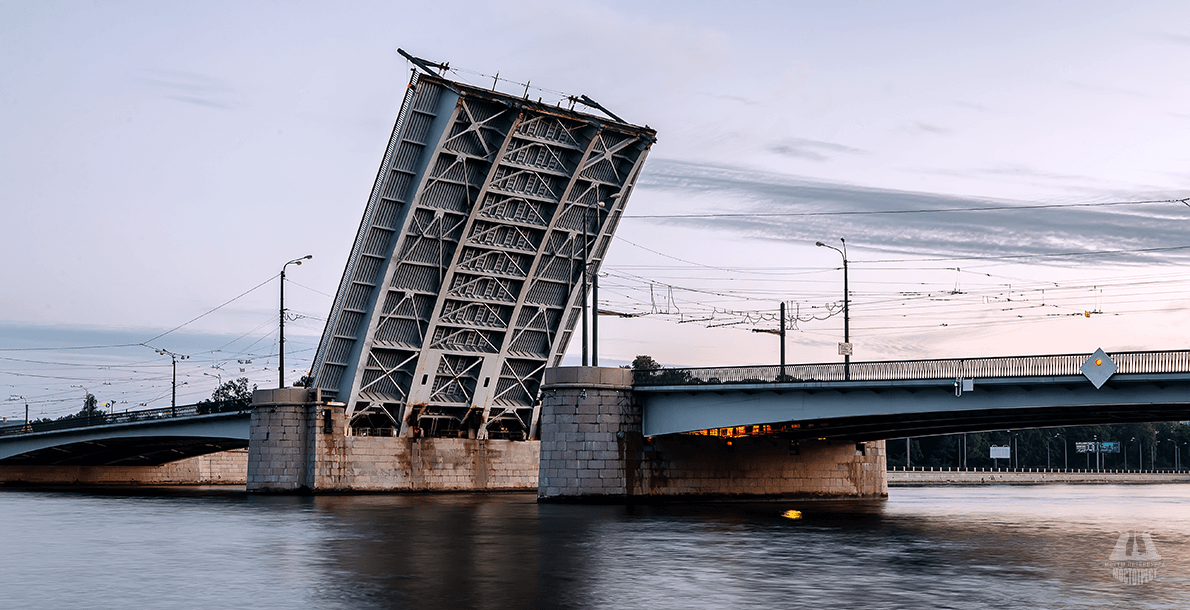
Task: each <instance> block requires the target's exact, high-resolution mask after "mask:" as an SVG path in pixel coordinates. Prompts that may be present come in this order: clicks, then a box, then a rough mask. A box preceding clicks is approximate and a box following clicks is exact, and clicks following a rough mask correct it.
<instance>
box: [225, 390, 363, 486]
mask: <svg viewBox="0 0 1190 610" xmlns="http://www.w3.org/2000/svg"><path fill="white" fill-rule="evenodd" d="M320 394H321V392H320V391H318V390H309V389H307V388H280V389H275V390H256V391H255V392H254V393H253V394H252V421H251V424H250V427H249V431H248V439H249V440H248V482H247V488H248V491H255V492H276V493H285V492H315V491H326V490H335V489H341V488H343V487H345V485H344V484H343V478H344V467H345V465H346V464H345V453H346V451H345V442H346V437H345V436H344V430H345V428H346V417H345V413H344V407H343V406H342V405H332V404H328V403H324V402H322V400H321V396H320Z"/></svg>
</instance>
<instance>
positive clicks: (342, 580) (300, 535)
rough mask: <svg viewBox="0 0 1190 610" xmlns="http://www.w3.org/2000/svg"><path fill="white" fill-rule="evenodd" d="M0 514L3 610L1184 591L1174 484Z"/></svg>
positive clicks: (229, 497)
mask: <svg viewBox="0 0 1190 610" xmlns="http://www.w3.org/2000/svg"><path fill="white" fill-rule="evenodd" d="M791 510H796V511H801V516H800V518H789V517H786V516H783V514H789V515H790V516H792V517H796V516H797V515H796V514H793V513H786V511H791ZM0 518H2V519H3V521H2V523H3V526H2V528H3V529H2V530H0V531H2V533H3V536H2V538H0V540H2V542H0V550H2V552H0V608H3V609H6V610H7V609H33V608H47V609H59V608H61V609H67V608H69V609H81V608H105V609H106V608H121V609H122V608H135V609H137V610H142V609H145V610H149V609H159V608H160V609H181V608H186V609H190V608H237V609H238V608H278V609H280V608H284V609H287V610H294V609H302V608H318V609H337V608H344V609H347V608H350V609H353V610H367V609H372V608H427V609H428V608H520V609H529V608H646V609H650V610H652V609H660V608H682V609H688V608H821V609H825V608H882V609H883V608H913V609H918V608H994V609H997V610H1006V609H1017V608H1028V609H1037V608H1190V485H1122V486H1109V485H1053V486H1033V487H1009V486H996V487H964V488H955V487H920V488H893V489H892V490H891V493H890V498H889V500H888V501H887V502H861V503H823V502H783V503H771V504H714V505H713V504H687V505H679V506H665V507H632V508H629V507H622V506H567V505H541V506H539V505H538V504H537V503H536V501H535V497H534V496H533V495H528V494H502V495H371V496H327V497H315V498H310V497H272V496H250V495H247V494H245V493H243V491H242V490H241V491H228V490H220V489H194V488H191V489H156V490H145V489H137V490H121V491H21V490H0ZM1121 532H1125V533H1127V532H1136V533H1138V534H1141V535H1138V536H1137V537H1136V539H1141V540H1143V533H1145V532H1147V533H1148V534H1149V535H1150V539H1151V540H1152V545H1150V546H1151V547H1153V550H1154V551H1155V552H1156V553H1158V554H1159V555H1160V559H1159V560H1158V559H1157V558H1156V556H1155V555H1146V556H1144V559H1145V563H1144V564H1143V565H1142V566H1141V567H1143V568H1144V569H1145V570H1149V572H1145V573H1146V574H1150V575H1151V576H1152V577H1154V579H1153V580H1151V581H1150V582H1147V583H1146V584H1125V583H1123V582H1120V581H1119V580H1117V578H1116V576H1115V574H1114V573H1113V570H1112V568H1111V567H1110V566H1109V559H1110V558H1111V556H1112V553H1113V550H1114V549H1116V547H1117V542H1118V541H1120V539H1121ZM1128 540H1130V538H1129V537H1128V535H1127V534H1125V542H1127V541H1128ZM1126 548H1127V549H1129V551H1128V552H1130V553H1133V555H1131V558H1132V559H1137V556H1136V554H1135V553H1137V552H1141V551H1142V550H1143V549H1142V548H1141V547H1139V546H1138V547H1136V548H1134V547H1133V546H1132V545H1127V547H1126ZM1117 559H1119V558H1118V557H1117ZM1112 565H1116V566H1117V567H1118V566H1120V565H1121V564H1120V563H1118V562H1117V563H1115V564H1112ZM1134 565H1141V564H1134Z"/></svg>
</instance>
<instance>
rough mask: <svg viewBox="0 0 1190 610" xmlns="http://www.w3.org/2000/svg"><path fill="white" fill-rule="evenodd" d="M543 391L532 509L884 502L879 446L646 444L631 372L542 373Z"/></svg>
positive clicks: (679, 438) (707, 439)
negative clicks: (701, 502)
mask: <svg viewBox="0 0 1190 610" xmlns="http://www.w3.org/2000/svg"><path fill="white" fill-rule="evenodd" d="M542 389H543V397H542V408H541V461H540V465H539V468H540V470H539V474H538V487H537V498H538V500H539V501H541V502H567V501H569V502H600V501H611V502H615V501H630V500H642V501H647V500H649V499H661V498H667V497H670V498H677V497H688V498H707V499H711V498H738V499H765V498H774V499H775V498H824V499H825V498H886V497H888V481H887V477H886V473H885V469H886V454H885V447H884V441H868V442H866V443H854V442H847V441H837V440H836V441H825V440H823V441H819V440H800V441H792V440H789V439H787V438H780V437H775V436H752V437H739V438H724V437H713V436H699V435H691V434H674V435H666V436H659V437H654V438H651V439H650V438H645V437H644V436H643V435H642V433H641V430H642V427H641V424H642V418H643V411H642V407H641V405H640V403H639V401H637V400H636V397H635V395H634V393H633V391H632V371H630V370H627V369H613V368H599V367H565V368H553V369H546V371H545V384H544V385H543V386H542Z"/></svg>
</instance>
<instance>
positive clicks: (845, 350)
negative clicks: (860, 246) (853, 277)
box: [814, 237, 851, 381]
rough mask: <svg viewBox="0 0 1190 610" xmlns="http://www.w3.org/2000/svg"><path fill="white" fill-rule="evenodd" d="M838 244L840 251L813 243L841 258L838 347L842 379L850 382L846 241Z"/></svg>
mask: <svg viewBox="0 0 1190 610" xmlns="http://www.w3.org/2000/svg"><path fill="white" fill-rule="evenodd" d="M839 243H841V244H842V245H843V249H842V250H840V249H839V248H836V247H834V246H828V245H827V244H824V243H822V242H820V241H816V242H814V245H815V246H818V247H819V248H830V249H831V250H834V251H835V252H838V253H839V255H840V256H842V257H843V344H842V345H840V346H839V351H840V352H841V353H842V354H843V379H844V380H846V381H850V380H851V313H850V311H849V308H848V304H849V302H850V300H851V297H850V292H849V291H848V290H847V240H845V239H843V238H842V237H840V238H839Z"/></svg>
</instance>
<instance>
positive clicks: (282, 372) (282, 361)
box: [277, 254, 314, 388]
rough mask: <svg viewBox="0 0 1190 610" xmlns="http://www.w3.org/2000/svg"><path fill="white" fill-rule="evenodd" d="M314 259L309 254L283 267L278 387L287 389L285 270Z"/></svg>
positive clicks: (278, 342) (278, 343)
mask: <svg viewBox="0 0 1190 610" xmlns="http://www.w3.org/2000/svg"><path fill="white" fill-rule="evenodd" d="M312 258H314V255H313V254H307V255H305V256H303V257H301V258H295V259H293V260H291V261H289V262H288V263H285V264H284V265H281V326H280V335H279V339H278V341H277V345H278V355H277V373H278V377H279V379H280V381H279V383H280V385H279V386H278V387H281V388H284V387H285V268H286V267H288V266H290V265H301V264H302V261H307V260H310V259H312Z"/></svg>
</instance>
